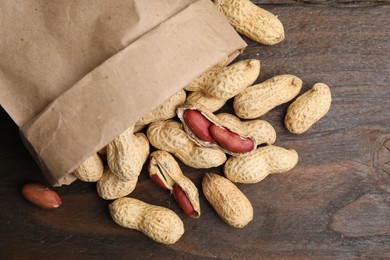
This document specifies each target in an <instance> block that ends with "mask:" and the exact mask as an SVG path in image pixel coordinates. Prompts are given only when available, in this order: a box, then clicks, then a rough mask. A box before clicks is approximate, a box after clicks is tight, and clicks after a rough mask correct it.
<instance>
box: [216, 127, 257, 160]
mask: <svg viewBox="0 0 390 260" xmlns="http://www.w3.org/2000/svg"><path fill="white" fill-rule="evenodd" d="M210 133H211V136H212V137H213V138H214V140H215V141H216V142H217V143H218V144H219V145H220V146H221V147H222V148H223V149H225V150H227V151H233V152H234V153H239V154H240V153H247V152H250V151H252V150H253V149H254V148H255V144H254V142H253V141H252V140H251V139H249V138H244V137H241V136H240V135H238V134H236V133H233V132H232V131H230V130H228V129H226V128H225V127H222V126H217V125H215V124H212V125H211V126H210Z"/></svg>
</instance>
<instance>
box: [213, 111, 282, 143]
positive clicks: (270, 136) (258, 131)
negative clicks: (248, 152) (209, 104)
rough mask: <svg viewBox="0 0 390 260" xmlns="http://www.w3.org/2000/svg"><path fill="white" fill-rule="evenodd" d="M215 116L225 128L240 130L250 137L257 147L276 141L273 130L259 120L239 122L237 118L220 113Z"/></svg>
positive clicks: (270, 126)
mask: <svg viewBox="0 0 390 260" xmlns="http://www.w3.org/2000/svg"><path fill="white" fill-rule="evenodd" d="M216 116H217V117H218V119H219V120H220V122H221V123H222V124H223V125H224V126H226V127H227V128H229V129H232V128H233V129H234V128H240V129H242V131H243V133H244V135H245V136H249V135H252V136H253V138H254V139H255V140H256V143H257V144H258V145H260V144H267V145H270V144H273V143H275V141H276V132H275V129H274V128H273V127H272V125H271V124H270V123H268V122H267V121H264V120H259V119H255V120H248V121H241V120H240V119H239V118H238V117H236V116H234V115H232V114H229V113H220V114H217V115H216Z"/></svg>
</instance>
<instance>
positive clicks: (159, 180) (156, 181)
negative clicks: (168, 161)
mask: <svg viewBox="0 0 390 260" xmlns="http://www.w3.org/2000/svg"><path fill="white" fill-rule="evenodd" d="M150 178H151V179H152V181H154V182H155V183H156V184H157V185H158V186H160V187H161V188H163V189H166V190H170V189H169V188H168V187H167V186H165V184H164V182H163V181H162V180H161V179H160V177H159V176H158V175H157V174H151V175H150Z"/></svg>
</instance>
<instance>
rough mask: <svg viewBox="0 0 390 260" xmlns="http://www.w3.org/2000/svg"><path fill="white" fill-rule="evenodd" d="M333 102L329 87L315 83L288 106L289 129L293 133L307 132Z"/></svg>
mask: <svg viewBox="0 0 390 260" xmlns="http://www.w3.org/2000/svg"><path fill="white" fill-rule="evenodd" d="M331 102H332V95H331V93H330V89H329V87H328V86H327V85H325V84H323V83H317V84H315V85H314V86H313V88H312V89H310V90H309V91H307V92H305V93H304V94H302V95H301V96H299V97H298V98H297V99H296V100H295V101H294V102H293V103H292V104H291V105H290V106H289V107H288V109H287V114H286V117H285V119H284V122H285V125H286V127H287V129H288V130H289V131H290V132H291V133H293V134H302V133H304V132H306V131H307V130H308V129H309V128H310V127H311V126H312V125H313V124H314V123H315V122H317V121H318V120H320V119H321V118H322V117H323V116H324V115H325V114H326V113H328V111H329V108H330V104H331Z"/></svg>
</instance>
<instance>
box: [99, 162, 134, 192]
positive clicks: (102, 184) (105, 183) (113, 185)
mask: <svg viewBox="0 0 390 260" xmlns="http://www.w3.org/2000/svg"><path fill="white" fill-rule="evenodd" d="M137 181H138V176H137V177H134V178H133V179H131V180H129V181H123V180H121V179H119V178H118V177H117V176H116V175H115V174H113V173H112V172H111V170H110V168H109V167H106V169H105V170H104V173H103V176H102V177H101V178H100V180H99V181H98V182H97V184H96V190H97V193H98V194H99V196H100V197H101V198H102V199H105V200H114V199H117V198H121V197H124V196H126V195H129V194H130V193H131V192H133V190H134V189H135V186H136V185H137Z"/></svg>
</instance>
